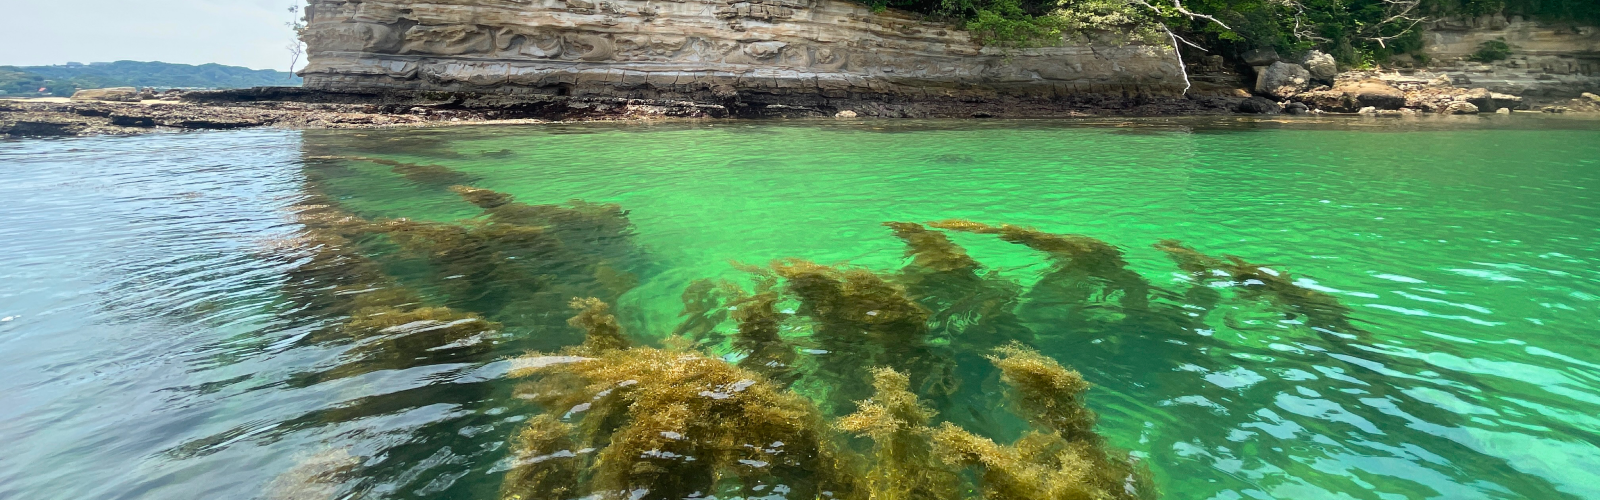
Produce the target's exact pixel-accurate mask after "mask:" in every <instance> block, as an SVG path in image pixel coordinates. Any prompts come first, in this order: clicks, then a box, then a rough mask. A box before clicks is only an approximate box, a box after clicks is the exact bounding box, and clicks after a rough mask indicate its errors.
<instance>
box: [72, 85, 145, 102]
mask: <svg viewBox="0 0 1600 500" xmlns="http://www.w3.org/2000/svg"><path fill="white" fill-rule="evenodd" d="M142 99H143V96H141V95H140V94H139V89H136V88H133V87H111V88H105V89H85V90H79V91H77V92H73V93H72V100H74V101H109V102H139V101H140V100H142Z"/></svg>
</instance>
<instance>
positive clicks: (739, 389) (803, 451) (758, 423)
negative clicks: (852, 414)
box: [507, 348, 855, 499]
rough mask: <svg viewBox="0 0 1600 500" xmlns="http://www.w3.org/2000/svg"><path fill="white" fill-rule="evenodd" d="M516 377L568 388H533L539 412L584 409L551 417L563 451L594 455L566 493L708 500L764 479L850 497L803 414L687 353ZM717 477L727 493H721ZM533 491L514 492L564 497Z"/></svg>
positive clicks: (833, 455)
mask: <svg viewBox="0 0 1600 500" xmlns="http://www.w3.org/2000/svg"><path fill="white" fill-rule="evenodd" d="M524 374H526V375H531V376H540V377H549V376H564V377H567V378H568V380H567V383H564V384H559V385H557V384H552V385H548V386H544V387H542V388H541V390H540V391H538V392H537V393H536V400H537V401H539V402H541V404H563V403H564V402H568V401H575V400H583V401H585V402H584V403H581V404H578V405H575V406H573V407H571V408H561V407H552V408H551V409H552V410H554V411H557V412H560V411H565V412H566V414H567V415H568V417H569V418H575V419H578V420H579V423H578V425H576V426H573V427H572V428H570V429H569V436H570V438H571V439H573V440H575V444H573V445H572V446H582V447H592V448H599V450H598V451H597V452H596V454H597V455H596V459H595V460H594V461H593V462H592V463H588V464H587V465H586V466H585V467H586V469H585V471H584V472H583V474H584V475H585V476H588V477H592V478H593V479H592V481H590V483H589V484H587V485H584V486H583V488H582V489H583V490H582V491H579V492H578V493H594V492H601V493H604V492H623V491H625V492H640V494H641V495H642V496H643V498H651V499H655V498H672V499H678V498H685V497H691V496H708V495H710V494H712V493H713V492H714V490H715V489H716V488H719V487H733V488H743V487H744V485H746V484H748V485H749V486H752V487H753V486H756V485H758V484H760V481H759V480H760V478H770V479H772V480H774V481H780V482H781V483H782V484H785V485H787V486H789V487H790V488H791V489H792V490H794V491H795V493H796V498H802V497H803V498H815V497H818V496H819V495H821V496H824V497H835V498H854V494H853V491H854V488H855V486H854V483H853V481H854V479H853V478H854V475H853V474H852V473H850V472H848V471H847V470H846V467H847V462H848V461H847V460H843V459H841V458H840V456H839V452H838V451H837V450H836V449H835V448H834V445H832V444H831V441H830V440H829V439H828V438H827V435H826V431H825V426H824V425H823V424H822V422H821V419H820V416H819V413H818V412H817V411H816V409H815V407H813V406H812V405H811V404H810V403H809V402H808V401H806V400H805V399H804V398H801V397H799V396H796V395H794V394H792V393H788V392H786V391H783V390H782V389H781V388H779V387H777V386H776V385H774V384H773V383H772V382H770V381H768V380H766V379H765V377H762V376H761V375H760V374H758V373H755V372H752V371H749V370H745V369H741V368H738V367H736V366H733V365H730V364H728V363H727V362H724V361H722V360H720V359H716V358H710V357H706V356H704V355H700V354H696V353H686V352H673V351H664V350H659V349H650V348H633V349H617V350H610V351H606V352H604V353H601V354H599V355H598V356H596V357H594V358H575V359H570V360H564V362H560V363H549V364H545V365H544V366H542V367H539V368H534V369H531V370H527V371H525V372H524ZM574 382H576V383H574ZM530 425H540V426H543V428H542V429H541V430H538V431H535V432H536V433H537V434H538V435H541V436H543V435H547V434H549V433H550V432H551V431H550V430H546V429H553V427H552V426H550V425H549V420H545V421H543V422H542V423H540V422H533V423H530ZM551 441H552V440H551V439H549V438H545V439H541V440H537V441H536V443H542V442H551ZM569 449H570V448H569ZM544 451H546V450H543V449H532V450H522V449H519V450H518V451H517V453H520V454H533V453H540V452H544ZM518 474H524V473H523V472H519V473H518ZM518 477H521V476H518ZM723 478H739V482H738V483H736V484H732V485H729V484H723V481H722V479H723ZM540 484H543V483H540ZM538 488H540V489H541V490H540V491H533V490H530V489H528V488H519V489H518V491H516V492H514V493H515V494H520V495H523V496H521V497H518V498H571V496H557V495H558V493H557V492H556V488H555V485H542V486H538ZM507 492H508V494H509V493H513V492H511V491H510V490H508V491H507ZM823 492H827V493H826V494H824V493H823ZM602 496H604V495H602ZM507 498H511V497H510V496H508V497H507Z"/></svg>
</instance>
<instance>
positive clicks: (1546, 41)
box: [1417, 15, 1600, 99]
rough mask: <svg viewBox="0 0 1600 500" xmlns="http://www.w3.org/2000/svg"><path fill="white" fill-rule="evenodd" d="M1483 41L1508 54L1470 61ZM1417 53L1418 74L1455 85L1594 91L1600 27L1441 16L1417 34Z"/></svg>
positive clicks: (1599, 83) (1533, 92)
mask: <svg viewBox="0 0 1600 500" xmlns="http://www.w3.org/2000/svg"><path fill="white" fill-rule="evenodd" d="M1485 42H1504V43H1505V44H1506V45H1507V46H1508V47H1509V48H1510V54H1509V56H1508V57H1507V58H1506V59H1505V60H1502V61H1490V62H1480V61H1474V60H1472V59H1473V55H1474V54H1476V53H1477V52H1478V50H1479V48H1480V47H1482V46H1483V44H1484V43H1485ZM1423 52H1425V53H1427V54H1428V55H1429V56H1430V58H1431V60H1430V61H1429V62H1428V64H1426V65H1425V66H1426V67H1425V68H1423V69H1424V70H1425V71H1424V72H1423V73H1431V74H1433V75H1441V74H1443V75H1449V76H1450V77H1451V78H1453V79H1454V80H1455V84H1457V85H1463V86H1471V87H1482V88H1485V89H1488V90H1489V91H1491V92H1501V93H1506V94H1516V95H1521V96H1527V97H1537V98H1557V99H1570V98H1572V97H1573V96H1576V95H1578V94H1580V93H1582V92H1600V27H1595V26H1572V25H1565V24H1551V23H1543V22H1537V21H1532V20H1526V19H1523V18H1521V17H1517V16H1513V17H1510V18H1507V17H1505V16H1500V15H1486V16H1481V17H1475V18H1466V19H1460V18H1457V19H1444V20H1440V21H1437V22H1434V23H1433V24H1432V26H1431V27H1429V28H1428V29H1427V30H1426V31H1424V32H1423ZM1417 76H1418V77H1423V78H1426V77H1429V75H1427V74H1418V75H1417Z"/></svg>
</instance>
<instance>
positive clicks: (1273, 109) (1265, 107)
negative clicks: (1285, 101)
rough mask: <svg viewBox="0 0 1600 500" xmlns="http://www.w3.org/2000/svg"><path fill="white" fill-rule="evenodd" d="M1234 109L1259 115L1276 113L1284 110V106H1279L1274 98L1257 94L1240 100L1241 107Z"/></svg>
mask: <svg viewBox="0 0 1600 500" xmlns="http://www.w3.org/2000/svg"><path fill="white" fill-rule="evenodd" d="M1234 111H1238V112H1240V113H1252V114H1258V115H1275V114H1278V113H1280V112H1282V111H1283V108H1282V107H1280V106H1278V103H1276V102H1273V101H1272V99H1268V98H1265V97H1260V96H1256V97H1251V98H1249V99H1245V100H1243V101H1240V102H1239V107H1237V108H1234Z"/></svg>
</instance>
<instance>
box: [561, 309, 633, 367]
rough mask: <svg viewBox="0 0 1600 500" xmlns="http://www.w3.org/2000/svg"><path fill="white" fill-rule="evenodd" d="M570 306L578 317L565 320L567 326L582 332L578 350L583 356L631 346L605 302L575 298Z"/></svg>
mask: <svg viewBox="0 0 1600 500" xmlns="http://www.w3.org/2000/svg"><path fill="white" fill-rule="evenodd" d="M571 306H572V309H574V310H576V311H578V315H577V316H573V317H572V319H569V320H567V324H569V325H572V326H574V327H577V328H579V329H581V330H583V331H584V337H583V345H582V346H581V347H580V348H579V349H580V350H582V352H583V353H584V354H586V355H597V354H601V353H604V352H606V351H612V350H617V349H627V348H628V346H629V345H631V342H629V341H628V338H627V337H625V336H623V335H622V326H621V325H619V324H617V317H616V316H612V315H611V306H610V305H609V304H606V302H605V301H603V300H600V299H597V298H594V297H589V298H575V299H572V304H571Z"/></svg>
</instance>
